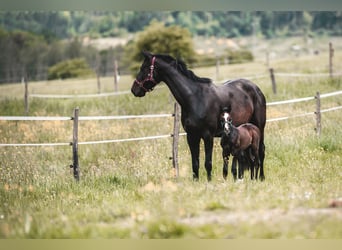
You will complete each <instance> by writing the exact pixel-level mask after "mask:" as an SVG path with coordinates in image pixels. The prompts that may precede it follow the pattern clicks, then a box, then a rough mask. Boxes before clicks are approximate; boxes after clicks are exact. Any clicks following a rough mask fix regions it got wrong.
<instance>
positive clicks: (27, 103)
mask: <svg viewBox="0 0 342 250" xmlns="http://www.w3.org/2000/svg"><path fill="white" fill-rule="evenodd" d="M23 81H24V84H25V94H24V102H25V103H24V104H25V115H28V113H29V101H28V97H29V93H28V81H27V77H26V76H24V77H23Z"/></svg>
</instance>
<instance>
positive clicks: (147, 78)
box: [134, 56, 157, 92]
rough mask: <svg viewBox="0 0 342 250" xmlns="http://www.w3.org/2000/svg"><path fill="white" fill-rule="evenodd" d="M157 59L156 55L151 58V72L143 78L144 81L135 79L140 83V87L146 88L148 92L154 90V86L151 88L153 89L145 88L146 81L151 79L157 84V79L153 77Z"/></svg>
mask: <svg viewBox="0 0 342 250" xmlns="http://www.w3.org/2000/svg"><path fill="white" fill-rule="evenodd" d="M155 61H156V57H155V56H154V57H152V60H151V66H150V73H149V74H148V75H147V77H146V78H145V79H144V80H142V81H138V80H137V79H135V80H134V82H136V83H137V84H138V85H139V87H140V88H142V89H143V90H145V91H146V92H150V91H152V90H153V88H151V89H147V88H145V87H144V83H145V82H148V81H150V82H153V83H155V84H157V82H156V80H154V78H153V71H154V62H155Z"/></svg>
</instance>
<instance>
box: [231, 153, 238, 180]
mask: <svg viewBox="0 0 342 250" xmlns="http://www.w3.org/2000/svg"><path fill="white" fill-rule="evenodd" d="M237 161H238V157H237V156H234V157H233V163H232V175H233V178H234V181H236V178H237V169H236V162H237Z"/></svg>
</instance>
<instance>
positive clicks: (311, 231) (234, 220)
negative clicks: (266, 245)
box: [0, 51, 342, 238]
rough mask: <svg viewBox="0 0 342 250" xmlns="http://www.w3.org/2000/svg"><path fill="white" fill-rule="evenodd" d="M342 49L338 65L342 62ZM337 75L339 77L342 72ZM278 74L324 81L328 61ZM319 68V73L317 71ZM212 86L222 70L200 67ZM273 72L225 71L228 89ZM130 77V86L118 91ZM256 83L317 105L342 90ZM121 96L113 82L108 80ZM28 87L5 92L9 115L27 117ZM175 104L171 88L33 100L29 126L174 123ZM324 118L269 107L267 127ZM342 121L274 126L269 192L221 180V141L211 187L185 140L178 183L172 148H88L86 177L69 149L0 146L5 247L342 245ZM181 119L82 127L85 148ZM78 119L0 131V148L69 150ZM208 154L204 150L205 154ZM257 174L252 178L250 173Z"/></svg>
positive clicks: (308, 83)
mask: <svg viewBox="0 0 342 250" xmlns="http://www.w3.org/2000/svg"><path fill="white" fill-rule="evenodd" d="M341 59H342V57H341V55H340V54H339V51H335V58H334V60H335V62H341ZM339 66H340V65H337V67H336V70H337V71H338V67H339ZM272 67H274V68H275V70H276V72H290V73H291V72H296V73H312V72H327V55H326V54H324V53H321V54H320V55H318V56H305V57H304V56H303V57H298V58H294V59H288V60H279V61H274V62H272ZM313 69H314V70H313ZM194 71H195V73H196V74H198V75H200V76H214V75H215V68H214V67H213V68H198V69H194ZM258 74H267V69H266V68H265V65H263V64H262V63H260V62H258V61H257V62H254V63H248V64H241V65H226V66H222V67H221V68H220V79H219V80H223V79H228V78H235V77H239V76H251V75H258ZM131 82H132V78H131V77H129V76H122V77H121V79H120V86H119V89H120V90H128V89H129V88H130V85H131ZM255 82H256V83H257V84H258V85H259V86H260V88H261V89H262V91H263V92H264V93H265V96H266V98H267V101H268V102H271V101H276V100H287V99H292V98H299V97H307V96H314V95H315V94H316V91H320V92H321V93H328V92H332V91H336V90H341V89H342V79H341V78H335V79H328V78H326V77H322V78H313V77H304V78H303V77H301V78H289V77H288V78H284V77H279V78H278V79H277V84H278V94H277V95H274V94H273V93H272V88H271V83H270V80H269V78H268V77H265V78H259V79H256V80H255ZM102 86H103V91H104V92H108V91H112V79H111V78H104V79H102ZM23 89H24V87H23V86H22V85H21V84H11V85H0V115H2V116H4V115H13V116H14V115H23V114H24V106H23ZM29 91H30V93H49V94H81V93H96V80H95V79H87V80H68V81H51V82H37V83H30V85H29ZM173 103H174V100H173V99H172V97H170V93H169V90H168V89H167V88H166V87H164V86H163V85H162V86H160V87H158V88H156V90H155V91H154V92H152V93H149V94H148V95H147V96H146V97H144V98H135V97H133V95H131V94H127V95H122V96H115V97H106V98H91V99H49V100H48V99H38V98H30V111H29V114H30V115H32V116H38V115H39V116H43V115H44V116H45V115H46V116H71V115H72V111H73V108H75V107H77V106H78V107H80V115H81V116H82V115H84V116H85V115H126V114H158V113H172V112H173ZM340 105H342V96H334V97H330V98H325V99H322V109H325V108H330V107H335V106H340ZM313 111H315V102H314V101H310V102H303V103H297V104H288V105H282V106H272V107H268V110H267V115H268V118H275V117H282V116H291V115H295V114H301V113H306V112H313ZM341 118H342V113H341V111H340V110H339V111H332V112H327V113H323V114H322V134H321V136H320V137H317V136H316V132H315V130H314V128H315V117H314V116H306V117H301V118H293V119H289V120H285V121H279V122H270V123H268V124H267V125H266V132H265V136H266V138H265V140H266V141H265V143H266V159H265V175H266V180H265V181H264V182H259V181H251V180H249V178H247V177H245V179H244V180H243V181H242V182H234V181H233V180H232V176H231V174H230V173H229V176H228V177H229V178H228V180H227V181H224V180H223V178H222V159H221V148H220V146H219V140H216V141H215V148H214V157H213V181H212V182H210V183H208V182H207V181H206V176H205V175H206V174H205V170H204V167H203V150H202V151H201V152H202V154H201V168H200V175H201V176H200V181H199V182H193V181H192V173H191V159H190V153H189V149H188V146H187V144H186V140H185V137H181V139H180V145H179V157H180V159H179V163H180V177H179V178H178V179H175V178H174V174H173V169H172V164H171V161H170V160H169V157H170V156H171V138H165V139H158V140H150V141H139V142H123V143H112V144H100V145H80V146H79V154H80V169H81V179H80V182H79V183H76V182H75V181H74V179H73V176H72V173H71V171H70V168H69V165H70V164H71V162H72V153H71V147H68V146H64V147H45V148H42V147H0V237H1V238H341V236H342V210H341V208H340V207H339V208H331V207H329V203H330V201H331V200H334V199H339V198H341V197H342V181H341V180H342V144H341V141H342V132H341V130H340V126H339V124H340V123H341ZM172 128H173V120H172V118H158V119H152V120H151V119H135V120H134V119H132V120H119V121H81V122H80V125H79V141H93V140H102V139H117V138H131V137H140V136H150V135H161V134H170V133H172ZM71 138H72V123H71V122H70V121H63V122H62V121H58V122H57V121H44V122H33V121H30V122H29V121H26V122H25V121H18V122H10V121H0V143H30V142H32V143H34V142H68V141H71ZM202 146H203V145H202ZM246 176H248V174H247V175H246Z"/></svg>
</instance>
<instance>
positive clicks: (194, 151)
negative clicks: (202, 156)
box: [187, 133, 201, 180]
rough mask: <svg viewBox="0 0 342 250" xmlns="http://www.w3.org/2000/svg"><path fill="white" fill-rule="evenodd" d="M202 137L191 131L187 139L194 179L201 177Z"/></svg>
mask: <svg viewBox="0 0 342 250" xmlns="http://www.w3.org/2000/svg"><path fill="white" fill-rule="evenodd" d="M200 140H201V138H200V137H199V136H196V135H192V134H191V133H187V141H188V145H189V148H190V152H191V160H192V176H193V179H194V180H198V179H199V172H198V169H199V149H200Z"/></svg>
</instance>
